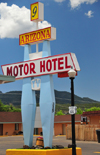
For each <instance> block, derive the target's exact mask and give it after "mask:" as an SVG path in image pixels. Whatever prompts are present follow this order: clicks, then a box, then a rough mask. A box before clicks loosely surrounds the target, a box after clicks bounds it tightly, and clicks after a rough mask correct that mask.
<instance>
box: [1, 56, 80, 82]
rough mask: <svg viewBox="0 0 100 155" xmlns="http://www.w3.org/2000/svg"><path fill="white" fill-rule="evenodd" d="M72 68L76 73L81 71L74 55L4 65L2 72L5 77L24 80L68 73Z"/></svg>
mask: <svg viewBox="0 0 100 155" xmlns="http://www.w3.org/2000/svg"><path fill="white" fill-rule="evenodd" d="M71 66H73V69H75V70H76V71H79V70H80V68H79V65H78V62H77V59H76V56H75V54H74V53H67V54H61V55H56V56H50V57H46V58H40V59H35V60H29V61H24V62H19V63H14V64H9V65H2V71H3V74H4V75H8V76H15V77H16V79H22V78H26V77H35V76H41V75H47V74H57V73H60V72H65V71H68V70H69V69H70V68H71Z"/></svg>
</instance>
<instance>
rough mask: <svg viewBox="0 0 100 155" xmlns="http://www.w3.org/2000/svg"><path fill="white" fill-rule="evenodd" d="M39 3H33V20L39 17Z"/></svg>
mask: <svg viewBox="0 0 100 155" xmlns="http://www.w3.org/2000/svg"><path fill="white" fill-rule="evenodd" d="M38 9H39V3H38V2H37V3H33V4H31V21H33V20H36V19H38V18H39V10H38Z"/></svg>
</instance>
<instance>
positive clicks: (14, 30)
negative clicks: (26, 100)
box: [0, 0, 100, 101]
mask: <svg viewBox="0 0 100 155" xmlns="http://www.w3.org/2000/svg"><path fill="white" fill-rule="evenodd" d="M34 2H37V1H35V0H28V1H25V0H20V1H18V0H3V1H1V0H0V14H1V19H0V65H4V64H10V63H15V62H20V61H23V56H24V48H23V47H21V46H19V38H18V36H19V34H22V33H24V32H30V31H32V30H34V29H35V24H34V23H33V22H31V21H30V14H29V12H30V10H29V9H30V4H32V3H34ZM39 2H42V3H44V20H45V22H42V23H40V28H41V27H45V26H48V25H50V24H51V25H52V26H53V27H56V29H57V39H56V40H54V41H51V43H50V44H51V54H52V55H57V54H63V53H69V52H72V53H75V55H76V57H77V60H78V62H79V65H80V69H81V71H80V72H78V76H77V77H75V80H74V84H75V86H74V88H75V94H76V95H78V96H80V97H89V98H92V99H95V100H98V101H100V80H99V79H100V72H99V68H100V60H99V59H100V1H99V0H39ZM6 3H7V4H6ZM23 6H24V7H23ZM39 50H40V51H41V50H42V44H40V45H39ZM32 51H33V52H35V45H33V46H32ZM0 74H3V73H2V70H1V68H0ZM53 79H54V88H55V89H56V90H61V91H68V92H70V80H69V78H61V79H60V78H58V77H57V75H53ZM22 82H23V81H22V80H18V81H16V82H13V83H9V84H2V85H0V90H1V91H2V92H4V93H5V92H8V91H13V90H22Z"/></svg>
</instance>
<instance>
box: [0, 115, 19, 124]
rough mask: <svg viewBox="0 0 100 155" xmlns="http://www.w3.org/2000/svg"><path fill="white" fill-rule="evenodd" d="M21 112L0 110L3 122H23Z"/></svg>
mask: <svg viewBox="0 0 100 155" xmlns="http://www.w3.org/2000/svg"><path fill="white" fill-rule="evenodd" d="M21 122H22V118H21V112H0V124H1V123H21Z"/></svg>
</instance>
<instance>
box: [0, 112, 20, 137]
mask: <svg viewBox="0 0 100 155" xmlns="http://www.w3.org/2000/svg"><path fill="white" fill-rule="evenodd" d="M21 130H22V119H21V113H20V112H0V135H8V136H11V135H14V134H15V135H16V134H17V133H18V132H19V131H21Z"/></svg>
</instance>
